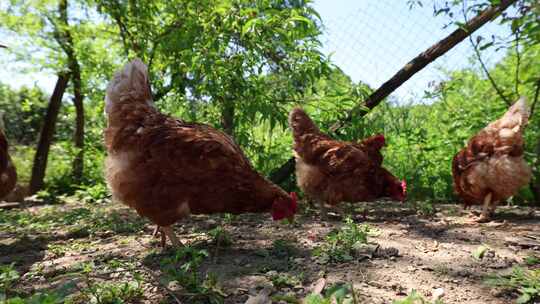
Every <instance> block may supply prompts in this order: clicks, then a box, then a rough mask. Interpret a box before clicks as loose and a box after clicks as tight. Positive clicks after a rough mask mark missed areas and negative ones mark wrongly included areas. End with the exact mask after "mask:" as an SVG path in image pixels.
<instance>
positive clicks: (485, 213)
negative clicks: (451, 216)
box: [475, 192, 495, 223]
mask: <svg viewBox="0 0 540 304" xmlns="http://www.w3.org/2000/svg"><path fill="white" fill-rule="evenodd" d="M492 197H493V193H491V192H490V193H488V194H487V195H486V196H485V197H484V205H483V206H482V214H480V217H478V218H476V219H475V222H477V223H485V222H489V221H490V220H491V215H492V212H494V209H495V208H494V207H492V206H491V204H492V203H493V202H492ZM492 208H493V209H492Z"/></svg>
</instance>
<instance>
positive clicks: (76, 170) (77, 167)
mask: <svg viewBox="0 0 540 304" xmlns="http://www.w3.org/2000/svg"><path fill="white" fill-rule="evenodd" d="M76 66H77V68H76V69H71V72H72V73H73V91H74V95H75V98H74V99H73V103H74V104H75V113H76V117H75V134H74V143H75V148H76V149H77V154H76V155H75V158H74V159H73V181H74V182H75V183H77V184H80V183H81V182H82V177H83V170H84V104H83V95H82V93H81V73H80V70H79V68H78V67H79V64H78V63H76Z"/></svg>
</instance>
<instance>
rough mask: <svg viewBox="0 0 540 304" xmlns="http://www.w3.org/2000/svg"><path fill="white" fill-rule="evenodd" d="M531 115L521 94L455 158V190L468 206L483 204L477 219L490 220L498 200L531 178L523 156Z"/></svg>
mask: <svg viewBox="0 0 540 304" xmlns="http://www.w3.org/2000/svg"><path fill="white" fill-rule="evenodd" d="M528 119H529V109H528V107H527V104H526V102H525V98H524V97H521V98H520V99H519V100H518V101H517V102H516V103H515V104H514V105H512V106H511V107H510V109H509V110H508V111H507V112H506V113H505V114H504V115H503V117H501V118H500V119H499V120H496V121H494V122H492V123H490V124H489V125H488V126H487V127H485V128H484V129H483V130H481V131H480V132H479V133H478V134H476V135H475V136H474V137H473V138H471V139H470V140H469V142H468V143H467V146H466V147H465V148H463V149H462V150H461V151H459V152H458V153H457V154H456V155H455V156H454V159H453V161H452V175H453V178H454V190H455V192H456V194H457V195H458V196H459V197H460V198H461V199H462V200H463V203H464V205H465V208H467V207H469V206H470V205H473V204H483V207H482V213H481V215H480V217H479V218H477V219H475V221H478V222H485V221H489V220H490V218H491V216H492V215H493V213H494V212H495V208H496V207H497V204H498V203H499V202H501V201H504V200H506V199H507V198H509V197H511V196H513V195H514V194H516V192H517V191H518V190H519V189H520V188H521V187H523V186H525V185H526V184H528V183H529V181H530V179H531V168H530V167H529V166H528V165H527V163H526V162H525V160H524V159H523V144H524V142H523V135H522V132H523V128H524V127H525V125H526V124H527V121H528Z"/></svg>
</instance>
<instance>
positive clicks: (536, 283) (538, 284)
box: [486, 267, 540, 304]
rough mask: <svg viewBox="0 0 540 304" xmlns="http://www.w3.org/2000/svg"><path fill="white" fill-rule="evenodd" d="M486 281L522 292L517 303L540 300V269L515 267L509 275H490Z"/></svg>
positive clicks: (491, 284) (492, 284) (522, 303)
mask: <svg viewBox="0 0 540 304" xmlns="http://www.w3.org/2000/svg"><path fill="white" fill-rule="evenodd" d="M486 283H487V284H488V285H490V286H496V287H502V288H506V289H510V290H515V291H518V292H519V293H520V296H519V298H518V299H517V301H516V303H517V304H525V303H536V302H535V301H538V300H540V269H526V268H523V267H514V268H513V269H512V272H511V273H510V274H508V275H490V276H488V278H487V280H486Z"/></svg>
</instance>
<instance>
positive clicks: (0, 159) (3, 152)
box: [0, 129, 17, 199]
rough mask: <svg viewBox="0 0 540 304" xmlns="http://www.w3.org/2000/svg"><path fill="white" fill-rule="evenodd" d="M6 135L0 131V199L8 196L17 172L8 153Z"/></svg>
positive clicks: (15, 182) (13, 185) (15, 180)
mask: <svg viewBox="0 0 540 304" xmlns="http://www.w3.org/2000/svg"><path fill="white" fill-rule="evenodd" d="M8 148H9V145H8V141H7V139H6V135H5V134H4V132H3V131H2V130H1V129H0V199H2V198H4V197H5V196H6V195H8V194H9V193H10V192H11V191H12V190H13V189H14V188H15V185H16V184H17V171H16V170H15V165H14V164H13V162H12V160H11V157H10V156H9V153H8Z"/></svg>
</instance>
